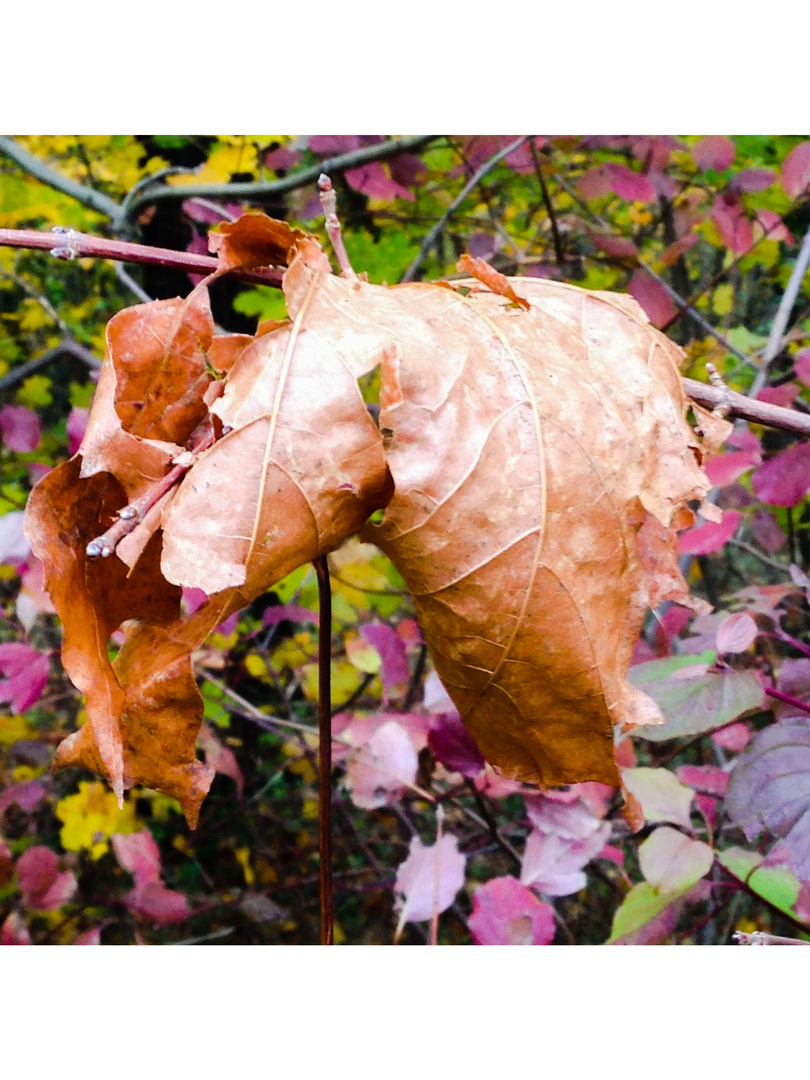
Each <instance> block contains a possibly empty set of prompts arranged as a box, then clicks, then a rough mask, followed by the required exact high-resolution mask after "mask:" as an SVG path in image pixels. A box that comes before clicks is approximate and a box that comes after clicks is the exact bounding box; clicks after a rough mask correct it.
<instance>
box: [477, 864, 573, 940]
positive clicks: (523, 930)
mask: <svg viewBox="0 0 810 1080" xmlns="http://www.w3.org/2000/svg"><path fill="white" fill-rule="evenodd" d="M467 925H468V926H469V928H470V933H471V934H472V936H473V941H474V942H475V944H476V945H550V944H551V942H552V941H553V940H554V930H555V926H554V909H553V908H552V907H551V906H550V905H549V904H544V903H543V902H542V900H538V898H537V897H536V896H535V895H534V893H533V892H532V890H531V889H529V888H527V887H526V886H525V885H523V884H521V883H520V882H519V881H518V880H517V878H514V877H512V876H511V875H507V876H506V877H499V878H493V879H492V881H488V882H487V883H486V885H481V886H480V888H478V889H476V891H475V895H474V896H473V909H472V914H471V915H470V917H469V919H468V920H467Z"/></svg>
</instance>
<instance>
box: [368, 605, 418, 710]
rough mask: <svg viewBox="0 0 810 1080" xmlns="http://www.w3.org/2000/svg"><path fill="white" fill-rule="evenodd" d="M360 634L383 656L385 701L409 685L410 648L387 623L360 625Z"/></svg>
mask: <svg viewBox="0 0 810 1080" xmlns="http://www.w3.org/2000/svg"><path fill="white" fill-rule="evenodd" d="M360 635H361V637H363V638H364V639H365V640H366V641H367V642H368V644H369V645H371V647H372V648H373V649H376V650H377V652H378V653H379V654H380V656H381V657H382V682H383V701H384V702H386V701H388V700H389V698H390V697H391V695H392V694H394V693H395V692H396V691H397V690H399V689H402V688H403V687H404V686H406V685H407V682H408V678H409V677H410V670H409V668H408V650H407V648H406V646H405V642H404V641H403V640H402V638H401V637H400V636H399V634H397V633H396V631H395V630H392V629H391V627H390V626H386V625H385V623H380V622H377V623H367V624H366V625H365V626H361V627H360Z"/></svg>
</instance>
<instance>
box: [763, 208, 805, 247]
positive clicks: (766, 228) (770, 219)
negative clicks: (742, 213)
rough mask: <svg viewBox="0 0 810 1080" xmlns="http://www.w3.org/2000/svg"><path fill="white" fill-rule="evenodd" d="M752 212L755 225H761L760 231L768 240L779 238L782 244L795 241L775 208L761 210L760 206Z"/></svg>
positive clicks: (791, 243)
mask: <svg viewBox="0 0 810 1080" xmlns="http://www.w3.org/2000/svg"><path fill="white" fill-rule="evenodd" d="M754 213H755V214H756V223H757V225H759V226H761V227H762V232H763V234H764V235H765V236H766V237H767V238H768V240H781V241H782V242H783V243H784V244H790V245H793V244H795V243H796V241H795V240H794V238H793V233H791V232H790V230H789V229H788V228H787V226H786V225H785V224H784V222H783V221H782V219H781V217H780V216H779V214H777V213H776V211H775V210H763V209H762V208H761V207H757V209H756V210H755V211H754Z"/></svg>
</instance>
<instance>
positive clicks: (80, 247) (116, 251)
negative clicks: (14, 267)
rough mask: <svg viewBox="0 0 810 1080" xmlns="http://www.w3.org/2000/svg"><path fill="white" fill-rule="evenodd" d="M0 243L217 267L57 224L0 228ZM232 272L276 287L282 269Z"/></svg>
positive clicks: (204, 269) (211, 260)
mask: <svg viewBox="0 0 810 1080" xmlns="http://www.w3.org/2000/svg"><path fill="white" fill-rule="evenodd" d="M0 247H20V248H38V249H41V250H45V251H50V253H51V254H52V255H54V256H55V257H56V258H60V259H68V260H70V259H81V258H84V257H90V258H101V259H114V260H116V261H118V262H134V263H146V264H148V265H153V266H154V265H157V266H172V267H174V268H176V269H178V270H190V271H192V272H196V273H202V274H210V273H213V272H214V271H216V270H217V269H218V268H219V261H218V260H217V259H216V258H215V257H214V256H213V255H195V254H193V253H192V252H190V251H172V250H171V248H158V247H149V246H147V245H145V244H130V243H127V242H125V241H123V240H105V239H103V238H102V237H100V236H90V235H89V234H87V233H80V232H75V231H74V230H73V229H64V228H62V227H61V226H58V225H57V226H55V227H54V229H53V230H51V232H41V231H39V230H38V229H0ZM234 276H235V277H238V278H239V279H240V280H241V281H251V282H256V283H258V284H261V285H275V286H276V287H278V286H279V285H280V284H281V277H282V271H281V270H280V269H279V268H277V267H266V268H261V269H257V270H244V271H242V270H240V271H238V272H235V275H234Z"/></svg>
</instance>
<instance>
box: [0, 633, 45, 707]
mask: <svg viewBox="0 0 810 1080" xmlns="http://www.w3.org/2000/svg"><path fill="white" fill-rule="evenodd" d="M49 669H50V663H49V661H48V657H47V656H42V654H41V653H38V652H37V651H36V649H32V648H31V647H30V645H24V644H22V643H21V642H16V641H9V642H6V643H5V644H4V645H0V675H4V676H5V678H4V679H3V681H2V682H0V701H10V702H11V704H12V708H13V709H14V711H15V712H18V713H19V712H24V711H25V710H26V709H28V708H30V706H31V705H33V704H34V703H35V702H36V701H38V700H39V698H40V696H41V695H42V691H43V690H44V689H45V684H46V683H47V681H48V672H49Z"/></svg>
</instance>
